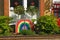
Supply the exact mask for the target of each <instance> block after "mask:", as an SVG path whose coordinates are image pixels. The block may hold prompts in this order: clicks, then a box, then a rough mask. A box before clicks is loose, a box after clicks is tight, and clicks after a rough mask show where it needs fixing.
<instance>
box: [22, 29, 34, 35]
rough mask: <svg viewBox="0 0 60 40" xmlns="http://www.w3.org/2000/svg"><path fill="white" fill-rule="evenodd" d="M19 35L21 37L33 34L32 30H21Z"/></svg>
mask: <svg viewBox="0 0 60 40" xmlns="http://www.w3.org/2000/svg"><path fill="white" fill-rule="evenodd" d="M21 34H22V35H35V32H34V31H32V30H22V31H21Z"/></svg>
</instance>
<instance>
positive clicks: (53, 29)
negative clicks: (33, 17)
mask: <svg viewBox="0 0 60 40" xmlns="http://www.w3.org/2000/svg"><path fill="white" fill-rule="evenodd" d="M35 32H36V33H37V34H56V33H59V28H58V25H57V18H56V17H54V16H52V15H51V16H47V15H46V16H41V17H39V18H38V19H37V24H36V25H35Z"/></svg>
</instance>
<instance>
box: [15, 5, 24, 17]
mask: <svg viewBox="0 0 60 40" xmlns="http://www.w3.org/2000/svg"><path fill="white" fill-rule="evenodd" d="M14 12H15V13H16V14H18V17H19V15H22V14H24V7H23V6H21V5H19V6H16V7H15V8H14Z"/></svg>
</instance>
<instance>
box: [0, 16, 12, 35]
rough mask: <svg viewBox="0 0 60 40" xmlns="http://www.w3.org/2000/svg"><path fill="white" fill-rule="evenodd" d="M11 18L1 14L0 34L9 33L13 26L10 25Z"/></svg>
mask: <svg viewBox="0 0 60 40" xmlns="http://www.w3.org/2000/svg"><path fill="white" fill-rule="evenodd" d="M10 20H11V18H9V17H6V16H0V35H9V34H10V33H11V32H10V31H12V28H11V27H10V26H9V21H10Z"/></svg>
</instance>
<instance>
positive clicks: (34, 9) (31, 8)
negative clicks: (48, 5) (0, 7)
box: [27, 6, 39, 15]
mask: <svg viewBox="0 0 60 40" xmlns="http://www.w3.org/2000/svg"><path fill="white" fill-rule="evenodd" d="M27 12H28V13H30V14H31V15H34V14H37V13H38V12H39V10H38V8H37V7H35V6H30V7H29V8H28V9H27Z"/></svg>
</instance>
